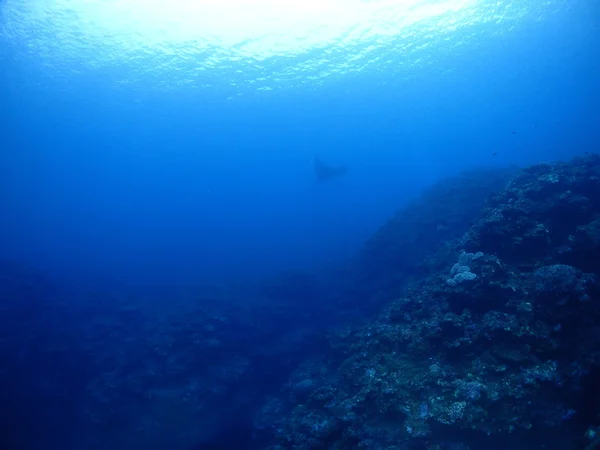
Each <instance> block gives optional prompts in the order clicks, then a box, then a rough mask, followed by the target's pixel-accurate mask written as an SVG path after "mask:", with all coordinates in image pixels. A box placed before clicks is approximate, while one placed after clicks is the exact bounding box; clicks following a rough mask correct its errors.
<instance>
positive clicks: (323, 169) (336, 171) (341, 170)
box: [315, 156, 348, 181]
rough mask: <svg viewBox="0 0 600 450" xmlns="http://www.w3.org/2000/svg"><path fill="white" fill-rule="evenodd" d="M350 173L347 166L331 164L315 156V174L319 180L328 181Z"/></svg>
mask: <svg viewBox="0 0 600 450" xmlns="http://www.w3.org/2000/svg"><path fill="white" fill-rule="evenodd" d="M346 173H348V168H347V167H346V166H330V165H328V164H325V163H324V162H323V161H321V158H319V157H318V156H317V157H315V175H316V176H317V181H326V180H330V179H332V178H337V177H340V176H342V175H345V174H346Z"/></svg>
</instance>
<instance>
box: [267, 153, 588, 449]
mask: <svg viewBox="0 0 600 450" xmlns="http://www.w3.org/2000/svg"><path fill="white" fill-rule="evenodd" d="M473 192H474V193H475V192H476V189H475V190H474V191H473ZM462 200H463V201H465V202H468V201H469V198H468V196H463V197H462ZM435 201H436V200H435V198H431V199H429V202H430V203H435ZM438 202H439V203H440V206H439V208H442V207H443V206H442V204H447V201H446V200H445V199H444V198H443V197H439V198H438ZM454 205H456V200H455V203H454ZM412 208H413V211H417V210H418V209H415V208H416V207H412ZM479 208H480V213H479V216H478V218H476V220H474V222H473V223H472V224H470V225H469V226H467V227H466V229H464V230H463V232H462V233H461V235H457V236H453V237H452V239H450V240H449V242H447V243H446V244H444V248H443V249H442V250H441V251H437V252H435V251H434V249H433V248H431V247H430V248H427V249H425V250H423V251H420V250H418V249H415V247H416V246H418V245H419V243H423V242H426V239H420V240H419V239H416V240H414V239H415V237H416V236H417V235H418V233H419V231H418V230H416V229H414V228H415V225H414V224H415V223H417V222H421V221H422V218H421V217H417V216H418V213H413V212H410V213H407V212H406V211H405V212H404V213H403V214H400V215H399V216H398V217H399V219H395V220H393V221H392V222H390V224H388V225H387V226H386V229H384V230H382V231H380V233H384V234H385V235H386V236H385V238H382V237H379V238H377V239H378V242H375V241H373V242H371V243H369V244H368V249H367V251H368V252H370V253H371V254H372V256H371V257H370V258H371V260H374V259H377V258H379V265H377V266H376V271H377V270H382V268H383V266H384V263H382V262H381V261H388V262H389V263H390V264H391V265H392V267H388V268H387V270H388V271H389V270H391V269H393V266H394V264H396V265H398V266H399V267H400V269H399V270H404V269H405V268H406V267H407V266H408V264H406V263H405V262H403V261H402V260H399V261H398V260H394V258H390V257H388V255H389V254H390V253H391V252H392V251H396V252H397V253H401V252H402V251H405V252H407V256H406V257H405V260H406V261H408V260H410V259H414V258H415V257H416V256H418V257H421V258H423V257H426V258H430V259H429V261H428V262H427V263H426V264H427V267H428V268H429V270H425V271H422V272H421V274H422V275H423V276H420V277H419V276H415V277H413V279H412V280H410V283H409V284H408V288H407V289H405V290H404V291H402V294H401V295H399V296H397V298H396V299H395V300H392V301H389V302H388V304H387V305H385V307H384V308H383V310H382V311H381V312H380V314H379V315H378V316H377V317H376V318H374V319H373V320H371V321H369V322H368V323H366V324H364V325H362V326H360V327H348V328H346V329H344V330H343V331H340V332H336V333H333V334H332V335H331V336H330V338H329V354H328V355H326V356H323V357H321V358H318V359H314V360H313V361H306V362H305V363H304V364H302V365H301V366H299V368H298V369H297V370H296V371H295V372H294V374H293V375H292V377H291V378H290V380H289V382H288V384H287V385H286V387H285V388H284V390H283V393H282V395H280V396H277V397H272V398H271V399H270V400H269V401H268V402H267V403H266V404H265V406H264V407H263V410H262V412H261V414H260V415H259V417H258V418H257V422H256V427H257V430H259V431H260V430H262V432H263V433H264V435H269V436H273V440H272V443H271V444H270V445H269V446H268V448H269V449H271V450H280V449H295V450H301V449H302V450H304V449H350V448H356V449H387V450H400V449H403V450H404V449H456V450H458V449H463V450H467V449H481V448H486V449H488V448H489V449H492V448H497V449H505V448H515V449H517V448H523V449H525V448H526V449H533V448H540V449H542V448H544V449H561V450H567V449H585V450H592V449H598V448H600V438H599V437H598V436H599V435H600V432H599V431H600V430H599V429H598V428H597V427H598V426H599V425H600V386H599V385H600V383H598V380H599V379H600V378H599V377H600V278H599V276H600V157H599V156H597V155H588V156H585V157H581V158H577V159H574V160H572V161H570V162H556V163H544V164H538V165H534V166H531V167H527V168H524V169H522V170H520V171H518V172H517V173H516V174H514V176H512V179H511V180H510V182H508V183H507V184H504V186H503V188H500V189H498V191H497V192H496V193H495V194H493V195H492V196H491V197H489V198H488V200H487V201H486V202H485V204H482V205H479ZM457 209H459V210H460V207H459V206H457ZM409 210H410V207H409ZM427 214H430V213H427ZM402 218H404V219H405V220H402ZM457 220H458V219H457ZM411 227H412V228H411ZM429 229H430V230H434V231H433V233H435V232H436V231H435V230H437V229H438V227H436V225H435V221H434V220H433V218H432V219H431V226H430V227H429ZM421 230H422V228H421ZM421 232H422V233H423V236H427V232H425V231H421ZM430 234H431V233H430ZM449 234H451V233H450V232H449ZM410 238H412V239H413V240H412V241H411V240H410ZM439 241H440V240H439V239H438V240H437V241H436V243H437V244H440V242H439ZM376 245H377V246H378V247H377V246H376ZM386 246H387V247H388V248H386ZM398 246H399V248H400V250H393V249H395V248H397V247H398ZM390 248H391V249H390ZM382 252H383V254H382ZM426 253H427V254H426ZM378 254H379V256H378ZM415 255H416V256H415ZM422 264H424V263H423V261H422V260H421V261H418V262H416V263H411V265H410V267H413V268H416V267H419V265H422ZM374 286H375V288H377V287H378V286H377V285H374ZM379 287H380V288H381V289H383V290H385V291H386V293H387V292H388V291H387V289H388V285H386V283H381V284H380V285H379Z"/></svg>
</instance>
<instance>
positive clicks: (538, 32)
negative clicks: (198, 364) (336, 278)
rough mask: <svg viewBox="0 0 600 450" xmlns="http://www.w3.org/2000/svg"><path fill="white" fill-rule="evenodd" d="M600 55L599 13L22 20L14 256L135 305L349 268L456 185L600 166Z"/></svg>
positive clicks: (13, 114) (3, 136)
mask: <svg viewBox="0 0 600 450" xmlns="http://www.w3.org/2000/svg"><path fill="white" fill-rule="evenodd" d="M598 55H600V7H599V5H598V4H597V2H596V3H595V2H591V1H583V0H571V1H567V0H546V1H537V0H530V1H520V0H513V1H490V0H448V1H429V2H428V1H418V0H411V1H396V2H392V1H384V0H373V1H359V0H354V1H349V2H342V1H339V0H321V1H319V2H316V1H315V2H311V1H304V2H302V1H292V0H290V1H287V2H268V1H266V0H263V1H261V2H256V3H255V2H242V1H233V0H231V1H222V2H212V1H197V2H191V1H189V2H186V1H185V0H178V1H175V0H173V1H170V2H158V1H153V2H142V1H138V0H129V1H125V0H122V1H119V0H110V1H101V0H90V1H86V2H84V1H80V0H55V1H51V0H30V1H26V0H5V1H3V2H1V3H0V124H1V125H0V130H1V131H0V194H1V197H0V217H1V223H2V233H0V252H1V253H0V256H2V259H6V260H10V261H19V262H20V263H23V264H26V265H27V266H30V267H35V268H36V269H37V270H41V271H43V272H44V273H45V274H46V275H47V276H48V277H50V278H52V279H53V280H59V281H60V283H64V284H66V285H72V286H77V287H78V288H82V287H83V288H85V287H88V288H90V289H91V288H92V286H93V289H102V290H105V291H110V292H113V295H115V296H117V297H118V296H120V295H121V294H120V292H125V290H126V289H130V288H140V289H147V288H150V287H155V288H153V289H154V290H153V292H155V293H157V292H161V291H160V290H159V288H158V287H157V286H162V287H165V286H170V287H175V288H181V289H184V288H185V287H188V286H198V285H211V286H213V285H219V286H222V285H229V284H234V283H255V282H258V281H259V280H262V279H266V278H269V277H272V276H275V275H276V274H277V273H279V272H280V271H289V270H298V271H308V272H311V273H315V272H317V273H318V272H320V271H325V270H330V269H331V267H338V266H340V265H342V266H343V265H344V264H346V263H347V262H348V261H351V260H352V258H354V256H355V255H356V254H357V252H358V251H359V249H360V248H361V246H362V244H363V243H364V242H365V241H366V240H367V239H368V238H369V236H371V235H372V234H373V233H374V232H375V231H376V230H377V228H378V227H379V226H380V225H381V224H383V223H385V221H386V220H387V219H388V218H389V217H390V216H391V215H392V214H393V212H394V211H395V210H396V209H397V208H399V207H401V206H403V205H404V204H406V202H408V201H410V200H412V199H414V198H416V197H417V196H418V195H419V194H420V193H421V192H422V190H423V189H424V188H426V187H427V186H429V185H431V184H432V183H434V182H435V181H437V180H439V179H440V178H442V177H444V176H447V175H453V174H456V173H458V172H459V171H460V170H463V169H469V168H480V167H505V166H508V165H511V164H517V165H524V164H530V163H535V162H540V161H545V160H556V159H564V158H570V157H571V156H573V155H576V154H580V153H582V152H584V151H587V150H597V148H598V142H599V138H600V109H599V106H598V105H600V89H598V80H600V57H599V56H598ZM316 155H319V156H320V157H321V158H322V159H323V160H325V161H327V162H328V163H330V164H334V165H337V164H339V165H346V166H347V167H348V173H347V174H346V175H344V176H341V177H338V178H335V179H332V180H328V181H327V182H317V181H316V180H315V176H314V173H313V159H314V157H315V156H316ZM114 292H117V293H116V294H114ZM127 292H129V291H127ZM122 295H125V294H122ZM155 297H157V298H158V299H155V301H156V302H158V303H160V301H161V299H160V295H158V294H156V295H155ZM74 314H75V313H74ZM77 317H79V316H77ZM56 320H57V323H59V322H60V320H61V319H60V318H57V319H56ZM133 335H135V334H133ZM85 376H87V375H85ZM85 376H84V375H81V377H82V379H83V378H85ZM165 389H166V388H165ZM55 417H56V415H55ZM56 420H57V421H59V422H60V419H56ZM67 428H68V427H67ZM125 428H126V427H125ZM90 433H91V432H90ZM64 434H66V433H63V435H64ZM79 438H80V439H82V438H81V437H79ZM83 440H85V439H83ZM66 445H67V444H64V443H60V444H59V443H57V444H56V446H54V447H43V448H46V449H48V448H67V447H66ZM132 445H133V444H132ZM23 448H42V447H35V446H34V444H26V445H25V447H23ZM73 448H84V447H78V446H77V445H75V444H74V447H73ZM85 448H104V447H85ZM111 448H116V447H111ZM132 448H141V447H132Z"/></svg>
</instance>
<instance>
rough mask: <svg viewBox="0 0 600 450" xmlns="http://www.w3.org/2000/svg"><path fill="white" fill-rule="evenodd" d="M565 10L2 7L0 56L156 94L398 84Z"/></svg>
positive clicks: (349, 4)
mask: <svg viewBox="0 0 600 450" xmlns="http://www.w3.org/2000/svg"><path fill="white" fill-rule="evenodd" d="M565 4H566V3H565V2H564V1H562V0H560V1H553V2H550V1H548V2H534V1H517V0H513V1H504V2H499V1H488V0H443V1H422V0H408V1H398V0H396V1H393V0H374V1H358V0H353V1H348V0H346V1H341V0H321V1H309V0H304V1H301V0H288V1H283V2H282V1H273V0H255V1H251V2H246V1H239V0H237V1H236V0H229V1H224V0H221V1H216V0H214V1H213V0H204V1H198V2H191V1H185V0H173V1H170V2H164V1H157V0H152V1H145V2H142V1H141V0H89V1H85V2H84V1H81V0H29V1H26V0H13V1H11V2H8V3H7V4H5V5H3V8H4V11H3V18H2V22H3V24H2V41H3V42H0V50H2V49H4V51H3V52H4V53H5V54H10V55H11V56H10V57H11V58H13V59H27V60H29V61H30V62H32V63H34V64H36V65H38V66H39V69H40V70H42V71H43V73H44V75H46V76H51V77H52V78H55V77H59V78H60V77H62V78H65V79H69V78H73V77H77V76H81V75H82V74H85V73H88V72H94V71H95V72H99V73H101V74H102V76H103V77H104V78H107V79H108V80H110V81H113V82H114V83H118V84H121V85H123V84H127V83H135V82H137V81H140V80H143V82H144V83H145V84H146V85H148V83H151V85H152V86H151V87H152V88H156V89H173V88H178V87H181V86H195V87H202V86H229V87H231V86H236V87H239V88H240V89H241V88H242V87H244V88H246V89H247V88H249V87H250V88H251V89H259V90H264V89H273V88H276V87H280V86H290V85H298V84H305V83H311V84H315V83H322V82H323V81H324V80H326V79H328V78H331V77H338V76H342V75H344V74H347V73H352V72H363V71H368V70H373V71H375V72H380V71H382V70H385V71H387V72H388V74H389V72H392V73H395V74H396V75H399V76H401V77H409V76H410V75H411V70H410V68H411V67H412V68H414V67H415V66H420V65H426V64H431V63H432V62H435V60H436V58H437V57H439V55H440V54H443V53H444V52H448V51H449V50H451V49H453V48H456V47H459V46H461V45H463V44H464V43H465V42H468V41H469V40H472V39H473V38H477V37H478V36H479V35H482V34H486V33H487V34H493V33H505V32H509V31H510V29H511V28H512V27H514V26H515V23H516V22H519V21H520V22H523V21H524V20H525V19H527V18H530V19H531V20H532V21H537V20H541V19H542V18H543V17H545V14H548V11H552V10H556V9H560V8H562V7H563V6H564V5H565ZM483 25H485V26H483ZM436 49H437V50H439V51H436ZM8 50H10V51H8ZM0 58H1V56H0ZM5 58H6V56H5ZM450 70H451V69H450Z"/></svg>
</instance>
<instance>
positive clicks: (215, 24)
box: [48, 0, 477, 56]
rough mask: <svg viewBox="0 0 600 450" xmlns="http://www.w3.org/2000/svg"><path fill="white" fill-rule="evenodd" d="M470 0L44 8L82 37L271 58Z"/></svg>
mask: <svg viewBox="0 0 600 450" xmlns="http://www.w3.org/2000/svg"><path fill="white" fill-rule="evenodd" d="M475 1H477V0H441V1H424V0H372V1H364V0H363V1H361V0H279V1H277V0H195V1H194V0H169V1H164V0H87V1H82V0H56V1H54V2H50V6H49V7H48V8H50V9H61V10H63V11H65V10H68V11H70V13H71V14H72V17H73V19H74V20H75V21H76V23H78V24H79V27H80V28H81V29H80V32H82V33H86V34H88V35H89V34H93V35H96V36H97V37H98V38H102V39H104V40H111V39H120V40H123V38H124V37H125V36H126V39H125V40H124V42H129V43H130V44H132V45H137V44H143V45H162V44H170V45H173V44H175V45H176V44H178V43H190V42H192V41H193V42H196V43H197V44H198V45H211V46H223V47H233V46H237V47H238V49H237V50H238V51H241V52H242V53H250V54H253V53H259V54H262V56H268V55H269V54H271V55H272V54H286V53H291V54H297V53H298V52H302V51H306V50H308V49H310V48H313V47H319V46H325V45H329V44H331V43H332V42H333V41H340V40H343V41H346V40H348V39H350V40H356V39H360V38H361V36H365V35H368V36H369V37H373V35H374V34H375V35H381V36H390V35H396V34H398V33H399V32H400V31H401V30H402V29H403V28H405V27H407V26H410V25H412V24H415V23H417V22H420V21H425V20H429V19H436V18H441V17H442V16H444V15H445V14H447V13H452V12H456V11H459V10H461V9H463V8H466V7H469V6H471V5H472V4H473V3H474V2H475ZM139 41H143V42H139ZM255 56H257V55H255Z"/></svg>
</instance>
